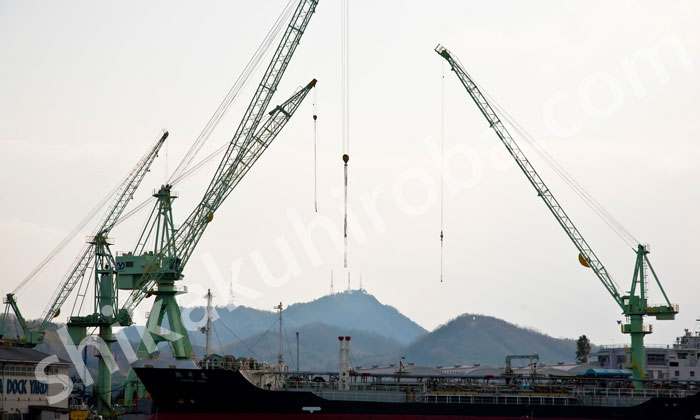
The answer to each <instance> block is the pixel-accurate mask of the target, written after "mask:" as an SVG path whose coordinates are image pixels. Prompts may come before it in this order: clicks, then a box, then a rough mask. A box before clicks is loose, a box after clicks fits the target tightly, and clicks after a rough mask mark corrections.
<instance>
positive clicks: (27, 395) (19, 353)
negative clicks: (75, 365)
mask: <svg viewBox="0 0 700 420" xmlns="http://www.w3.org/2000/svg"><path fill="white" fill-rule="evenodd" d="M48 356H49V355H48V354H46V353H42V352H40V351H37V350H34V349H30V348H22V347H6V346H0V379H1V382H0V397H1V398H0V419H2V420H14V419H22V420H28V419H32V420H33V419H37V420H44V419H61V420H63V419H65V420H68V416H69V412H68V398H63V399H61V400H60V401H58V402H54V403H53V404H50V403H49V398H48V397H49V396H55V395H58V394H59V393H60V392H61V391H62V390H63V389H64V384H63V383H55V382H57V381H58V379H59V376H57V375H65V377H68V374H69V372H68V371H69V368H70V363H69V362H66V361H63V360H60V361H59V362H58V363H52V364H51V365H50V366H48V367H46V368H45V370H44V372H45V373H46V374H47V375H48V376H49V378H51V376H56V378H53V379H50V383H49V384H47V383H44V382H41V381H38V380H37V377H36V375H35V369H36V367H37V365H38V364H39V363H40V362H41V361H42V360H44V359H45V358H46V357H48Z"/></svg>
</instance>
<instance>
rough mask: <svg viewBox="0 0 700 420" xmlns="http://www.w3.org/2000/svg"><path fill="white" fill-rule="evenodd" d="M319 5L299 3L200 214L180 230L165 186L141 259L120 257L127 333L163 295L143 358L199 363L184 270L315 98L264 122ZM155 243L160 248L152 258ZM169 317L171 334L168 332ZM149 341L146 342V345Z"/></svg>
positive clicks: (281, 108)
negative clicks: (160, 353) (163, 349)
mask: <svg viewBox="0 0 700 420" xmlns="http://www.w3.org/2000/svg"><path fill="white" fill-rule="evenodd" d="M317 4H318V0H301V1H299V3H298V5H297V7H296V9H295V11H294V14H293V15H292V17H291V20H290V23H289V25H288V26H287V27H286V30H285V32H284V34H283V35H282V38H281V40H280V42H279V45H278V47H277V49H276V51H275V52H274V54H273V56H272V59H271V61H270V63H269V65H268V67H267V70H266V71H265V73H264V75H263V77H262V80H261V82H260V84H259V85H258V87H257V89H256V91H255V93H254V95H253V99H252V100H251V102H250V104H249V105H248V108H247V110H246V111H245V113H244V115H243V118H242V120H241V122H240V124H239V126H238V128H237V130H236V132H235V134H234V135H233V138H232V139H231V141H230V142H229V145H228V148H227V149H226V151H225V152H224V156H223V158H222V160H221V162H220V164H219V166H218V168H217V169H216V172H215V173H214V177H213V178H212V180H211V182H210V184H209V186H208V188H207V190H206V192H205V193H204V197H203V198H202V199H201V201H200V202H199V204H198V205H197V206H196V207H195V209H194V210H193V211H192V213H191V214H190V215H189V216H188V217H187V219H186V220H185V221H184V222H183V223H182V225H181V227H180V228H178V229H175V227H174V224H173V222H172V201H173V199H174V198H175V195H174V194H173V192H172V191H171V186H170V185H163V186H162V187H161V188H160V189H159V190H158V192H156V193H155V194H154V196H155V197H156V198H157V203H156V205H155V207H154V209H153V212H152V215H151V217H150V219H149V222H148V223H147V226H146V228H145V229H144V231H143V234H142V235H141V239H139V244H138V245H137V247H136V249H135V250H134V252H131V253H127V254H124V255H120V256H117V259H116V263H117V270H118V275H117V284H118V287H119V289H122V290H130V291H131V292H130V294H129V295H128V297H127V299H126V301H125V302H124V304H123V305H122V306H121V308H120V309H119V314H118V316H117V321H118V322H119V323H120V325H131V324H132V315H133V311H134V310H135V309H136V307H137V306H138V305H139V303H140V302H141V301H142V300H143V299H145V298H146V297H149V296H152V295H155V296H156V300H155V302H154V305H153V310H151V311H150V314H149V318H148V321H147V324H146V329H145V331H144V335H143V336H142V340H141V342H140V344H139V348H138V350H137V355H138V357H139V358H144V357H148V355H150V354H152V353H154V352H155V351H156V348H155V345H156V344H157V343H158V342H164V341H167V342H169V343H170V345H171V349H172V351H173V355H174V356H175V358H176V359H181V360H183V359H192V358H193V357H194V354H193V351H192V346H191V344H190V340H189V337H188V331H187V329H186V328H185V326H184V324H183V322H182V317H181V314H180V309H179V307H178V305H177V301H176V299H175V296H176V295H177V294H179V293H182V292H183V289H182V288H181V287H178V286H176V285H175V282H177V281H179V280H181V279H182V278H183V277H184V276H183V270H184V268H185V266H186V264H187V262H188V260H189V259H190V257H191V256H192V253H193V252H194V249H195V247H196V246H197V244H198V243H199V240H200V239H201V238H202V235H203V234H204V231H205V229H206V228H207V226H209V224H210V222H211V221H212V220H213V218H214V213H215V212H216V211H217V209H218V208H219V207H220V206H221V205H222V203H223V202H224V200H225V199H226V198H227V197H228V196H229V195H230V194H231V192H232V191H233V189H234V188H235V187H236V186H237V185H238V184H239V183H240V181H241V180H242V179H243V177H244V176H245V175H246V174H247V173H248V171H249V170H250V169H251V167H252V166H253V164H255V162H256V161H257V160H258V159H259V158H260V156H261V155H262V154H263V152H264V151H265V150H267V148H268V147H269V146H270V144H271V143H272V141H273V140H274V139H275V137H276V136H277V134H279V132H280V131H281V130H282V128H283V127H284V126H285V125H286V123H287V122H288V121H289V120H290V118H291V117H292V115H293V114H294V112H295V111H296V110H297V108H298V107H299V106H300V105H301V103H302V101H303V100H304V98H305V97H306V95H307V94H308V93H309V91H310V90H311V89H312V88H313V87H314V86H315V85H316V80H315V79H314V80H312V81H311V82H310V83H308V84H307V85H306V86H304V87H303V88H302V89H300V90H299V91H298V92H296V93H295V94H294V95H293V96H291V97H290V98H289V99H287V100H286V101H285V102H283V103H282V104H280V105H278V106H276V107H275V108H273V109H272V111H270V112H269V113H268V117H267V120H265V121H264V122H263V123H262V125H261V121H262V119H263V117H264V115H265V110H266V109H267V107H268V106H269V104H270V101H271V100H272V96H273V95H274V93H275V91H276V90H277V87H278V85H279V83H280V81H281V79H282V76H283V75H284V72H285V70H286V69H287V66H288V65H289V62H290V61H291V59H292V56H293V55H294V51H295V50H296V48H297V46H298V45H299V42H300V41H301V38H302V36H303V34H304V31H305V30H306V27H307V25H308V24H309V21H310V19H311V16H312V15H313V14H314V11H315V10H316V5H317ZM147 243H153V244H154V247H153V248H152V249H149V250H147V249H146V245H145V244H147ZM165 315H167V317H168V327H169V331H167V332H165V331H164V330H163V329H162V328H161V325H162V322H163V319H164V317H165ZM144 338H145V339H144ZM134 391H138V392H139V394H143V393H144V390H143V389H142V388H139V387H138V386H137V384H136V377H135V374H134V372H133V371H131V372H130V373H129V375H128V377H127V381H126V384H125V396H124V397H125V401H126V403H127V404H129V403H130V402H131V400H132V396H133V393H134Z"/></svg>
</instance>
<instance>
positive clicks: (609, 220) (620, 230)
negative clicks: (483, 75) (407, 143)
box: [454, 57, 639, 250]
mask: <svg viewBox="0 0 700 420" xmlns="http://www.w3.org/2000/svg"><path fill="white" fill-rule="evenodd" d="M454 58H455V59H456V57H454ZM456 60H457V62H458V63H459V60H458V59H456ZM459 64H460V66H461V63H459ZM478 87H479V90H480V91H481V92H482V93H483V94H484V96H485V97H486V98H487V99H488V100H489V103H490V104H492V105H493V108H495V109H496V110H498V112H499V113H500V114H501V115H502V116H503V119H504V120H505V121H506V122H507V123H508V124H509V125H510V126H511V127H512V128H513V129H515V131H516V132H517V133H518V134H520V136H521V137H522V138H523V140H525V142H526V143H528V144H529V145H530V146H531V147H532V149H533V150H534V151H535V153H536V154H537V155H538V156H540V158H541V159H542V160H543V161H544V162H545V164H546V165H547V166H548V167H549V168H550V169H552V170H553V171H554V172H555V173H556V174H557V175H558V176H559V177H560V178H561V179H562V180H563V181H564V182H565V183H566V184H567V185H568V186H569V188H571V189H572V190H573V191H574V192H575V193H576V194H577V195H578V196H579V197H580V198H581V199H582V200H583V202H584V203H586V205H587V206H588V207H589V208H591V209H592V210H593V212H594V213H595V214H596V215H597V216H598V217H599V218H600V219H601V220H602V221H603V222H604V223H605V224H606V225H608V227H609V228H610V229H611V230H612V231H613V232H614V233H615V234H616V235H617V236H618V237H619V238H620V239H621V240H622V241H623V242H624V243H625V244H626V245H628V246H629V247H630V248H632V250H635V247H634V245H636V244H637V243H639V241H637V240H636V238H635V237H634V235H632V233H631V232H630V231H629V230H628V229H626V228H625V227H624V226H623V225H622V223H620V222H619V221H618V220H617V219H616V218H615V217H614V216H613V215H612V214H611V213H610V212H609V211H608V210H607V209H606V208H605V207H604V206H603V205H602V204H600V202H599V201H598V200H597V199H595V197H593V195H592V194H591V193H589V192H588V191H587V190H586V189H585V188H584V187H583V186H582V185H581V184H580V183H579V182H578V181H577V180H576V179H575V178H574V177H573V176H572V175H571V174H570V173H569V172H568V171H567V170H566V169H565V168H564V167H563V166H562V165H561V164H559V162H557V160H556V159H554V157H553V156H552V155H551V154H550V153H549V152H547V151H546V150H545V149H544V148H543V147H542V146H541V145H540V144H539V143H538V142H537V141H536V140H535V139H534V138H533V137H532V136H531V135H530V134H529V133H528V132H527V131H526V130H525V129H524V128H523V127H522V126H521V125H520V124H519V123H518V122H517V120H516V119H515V118H513V117H512V116H511V115H510V114H509V113H508V112H507V111H506V110H505V109H504V108H503V107H502V106H501V105H500V104H499V103H498V101H497V100H496V99H495V98H494V97H493V96H492V95H490V94H489V93H488V92H487V90H486V89H485V88H484V87H483V86H482V85H481V84H479V85H478Z"/></svg>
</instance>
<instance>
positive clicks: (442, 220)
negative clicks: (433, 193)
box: [440, 62, 445, 283]
mask: <svg viewBox="0 0 700 420" xmlns="http://www.w3.org/2000/svg"><path fill="white" fill-rule="evenodd" d="M441 65H442V77H441V92H440V283H442V282H443V261H444V254H445V242H444V238H445V235H444V226H445V211H444V209H445V63H444V62H443V63H441Z"/></svg>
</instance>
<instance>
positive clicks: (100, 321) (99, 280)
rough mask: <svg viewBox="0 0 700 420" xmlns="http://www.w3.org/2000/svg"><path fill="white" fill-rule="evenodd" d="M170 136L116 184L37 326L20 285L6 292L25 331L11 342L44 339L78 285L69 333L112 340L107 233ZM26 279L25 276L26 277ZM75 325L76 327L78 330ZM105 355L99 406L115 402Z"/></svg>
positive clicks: (113, 301)
mask: <svg viewBox="0 0 700 420" xmlns="http://www.w3.org/2000/svg"><path fill="white" fill-rule="evenodd" d="M167 138H168V132H167V131H165V132H163V133H162V135H160V136H159V137H158V139H157V140H156V141H155V142H154V143H153V145H152V146H151V147H149V149H148V151H147V152H146V153H145V154H144V155H143V157H142V158H141V159H140V160H139V161H138V163H137V164H136V166H135V167H134V168H133V169H132V170H131V171H130V172H129V174H128V175H127V176H126V178H125V179H124V180H123V181H122V183H121V184H120V186H119V187H118V188H117V189H116V194H115V195H114V196H113V197H112V202H111V205H110V206H109V208H108V209H107V211H106V212H105V215H104V217H103V219H102V220H101V222H100V223H99V225H98V227H97V229H95V230H94V233H93V234H92V235H90V236H89V237H88V240H87V244H86V245H85V246H84V247H83V249H82V250H81V251H80V253H79V254H78V257H77V258H76V259H75V261H74V263H73V264H72V265H71V268H70V269H69V271H68V272H67V274H66V275H65V277H64V278H63V280H62V281H61V282H60V283H59V285H58V288H57V289H56V291H55V292H54V294H53V296H52V298H51V299H50V300H49V303H48V305H47V307H46V309H45V310H44V312H43V314H42V316H41V319H40V321H39V325H38V327H36V328H31V327H30V326H29V325H28V324H27V322H26V321H25V319H24V317H23V316H22V313H21V312H20V310H19V307H18V305H17V301H16V298H15V293H16V290H17V289H18V288H19V287H21V286H22V285H20V286H18V288H16V289H15V291H13V292H12V293H8V294H7V295H6V296H5V303H6V304H7V306H6V307H5V317H4V318H3V322H4V320H5V319H6V318H7V312H8V310H9V308H10V307H11V308H12V310H13V311H14V313H15V316H16V317H17V320H18V322H19V324H20V326H21V328H22V330H23V332H24V338H23V339H19V340H17V341H15V342H12V343H11V344H12V345H15V346H23V347H35V346H37V345H39V344H41V343H42V342H43V341H44V337H45V335H46V328H47V327H48V325H49V323H50V322H51V320H52V319H54V318H56V317H58V316H59V314H60V312H61V307H62V306H63V305H64V304H65V303H66V300H67V299H68V297H69V296H70V295H71V294H72V293H73V291H74V290H77V296H76V298H75V303H74V304H73V308H72V312H71V317H70V318H69V321H68V330H69V332H71V333H75V332H76V331H79V332H82V334H80V333H79V334H78V335H77V336H72V337H71V338H72V339H73V341H74V342H77V343H79V342H80V340H81V339H82V338H84V337H85V331H86V328H87V327H97V328H99V336H100V337H101V338H102V340H103V341H104V342H105V343H106V344H107V345H108V346H111V343H112V341H113V339H112V324H113V323H114V315H115V314H116V312H117V310H118V295H117V289H116V287H115V284H116V282H115V275H116V264H115V260H114V255H113V254H112V251H111V249H110V245H111V244H112V240H111V239H110V238H109V233H110V231H111V230H112V228H113V227H114V226H115V225H116V224H117V222H118V221H119V218H120V216H121V215H122V213H123V212H124V210H125V209H126V207H127V204H128V203H129V202H130V201H131V199H132V198H133V196H134V193H135V192H136V190H137V189H138V187H139V185H140V184H141V181H142V180H143V178H144V176H145V175H146V173H148V171H149V168H150V167H151V164H152V163H153V161H154V160H155V158H156V157H157V156H158V151H159V150H160V148H161V146H162V145H163V144H164V143H165V139H167ZM89 268H92V274H93V277H92V280H88V277H86V273H87V271H88V269H89ZM23 283H25V282H23ZM91 285H92V286H93V298H94V302H93V303H94V305H93V312H92V313H91V314H89V315H86V316H80V315H79V313H80V312H81V309H82V305H83V303H84V299H85V297H86V296H87V295H89V294H90V293H89V288H90V286H91ZM76 327H78V329H77V330H76ZM104 356H105V355H102V354H100V355H99V380H98V386H97V395H98V396H99V398H98V407H100V408H101V409H103V412H104V410H106V409H108V408H109V407H110V406H111V402H110V391H111V372H110V369H109V368H108V366H107V363H106V361H105V359H104Z"/></svg>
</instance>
